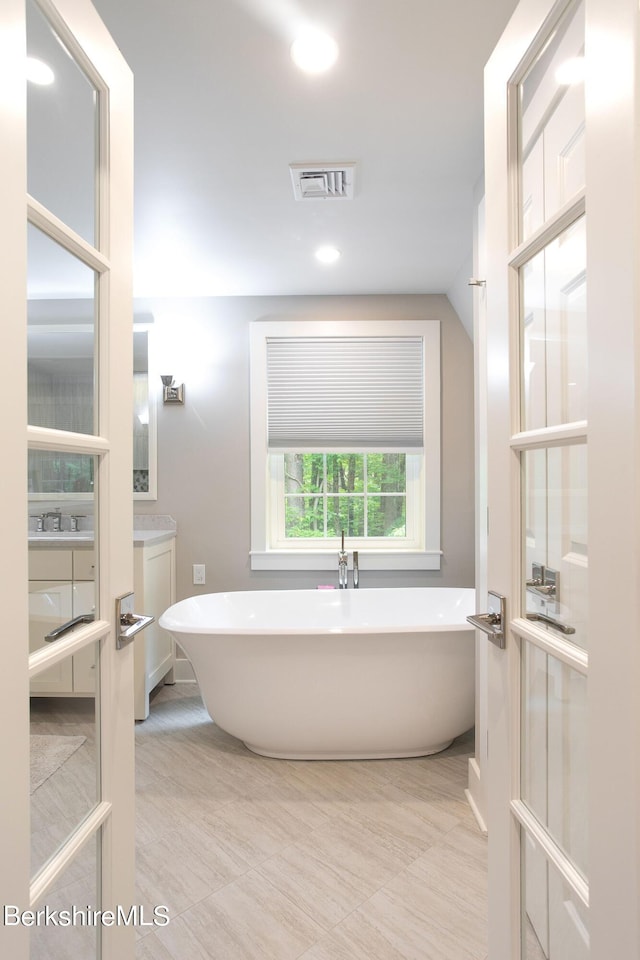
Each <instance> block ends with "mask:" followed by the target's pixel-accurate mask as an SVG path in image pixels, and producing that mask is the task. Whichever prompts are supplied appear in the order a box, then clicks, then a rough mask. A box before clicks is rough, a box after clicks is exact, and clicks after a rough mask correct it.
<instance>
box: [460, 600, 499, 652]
mask: <svg viewBox="0 0 640 960" xmlns="http://www.w3.org/2000/svg"><path fill="white" fill-rule="evenodd" d="M488 598H489V611H488V613H475V614H473V616H471V617H467V620H468V622H469V623H472V624H473V626H474V627H477V629H478V630H482V632H483V633H486V635H487V636H488V637H489V640H491V642H492V643H495V645H496V646H497V647H500V649H501V650H504V648H505V645H506V637H505V632H504V630H505V624H506V622H507V612H506V611H507V598H506V597H503V596H502V594H501V593H494V591H493V590H489V591H488Z"/></svg>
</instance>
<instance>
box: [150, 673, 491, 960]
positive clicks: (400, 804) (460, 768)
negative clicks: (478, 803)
mask: <svg viewBox="0 0 640 960" xmlns="http://www.w3.org/2000/svg"><path fill="white" fill-rule="evenodd" d="M472 749H473V739H472V736H471V735H470V734H467V735H465V736H464V737H461V738H460V739H459V740H457V741H456V742H455V743H454V744H453V745H452V746H451V747H450V748H449V750H447V751H445V752H443V753H441V754H439V755H436V756H433V757H426V758H418V759H411V760H373V761H320V762H319V761H315V762H313V761H287V760H270V759H268V758H265V757H258V756H256V755H255V754H252V753H250V752H249V751H248V750H247V749H246V748H245V747H244V746H243V745H242V744H241V743H240V742H239V741H237V740H235V739H234V738H233V737H230V736H229V735H227V734H226V733H224V732H223V731H221V730H220V729H219V728H217V727H216V726H215V725H214V724H213V723H211V721H210V720H209V719H208V716H207V714H206V712H205V710H204V707H203V706H202V702H201V700H200V697H199V695H198V692H197V687H195V686H194V685H188V684H180V685H176V686H175V687H161V688H160V689H159V690H158V691H157V692H156V695H155V696H154V698H153V702H152V708H151V714H150V716H149V719H148V720H146V721H145V722H144V723H140V724H138V725H137V726H136V767H137V775H138V784H137V804H138V806H137V824H138V830H137V855H138V856H137V860H138V902H139V903H142V904H145V905H146V906H147V907H149V908H151V907H153V906H155V905H156V904H162V905H166V906H168V908H169V911H170V916H171V922H170V923H169V924H168V925H167V926H165V927H155V928H145V929H144V930H143V931H142V933H141V935H140V936H139V939H138V942H137V954H136V956H137V960H187V958H188V960H294V958H296V960H485V958H486V956H487V926H486V910H487V903H486V899H487V893H486V852H487V851H486V839H485V837H484V836H483V835H482V834H481V832H480V831H479V829H478V827H477V825H476V822H475V820H474V818H473V815H472V813H471V811H470V809H469V807H468V805H467V803H466V801H465V799H464V788H465V785H466V779H467V760H468V758H469V756H470V754H471V751H472Z"/></svg>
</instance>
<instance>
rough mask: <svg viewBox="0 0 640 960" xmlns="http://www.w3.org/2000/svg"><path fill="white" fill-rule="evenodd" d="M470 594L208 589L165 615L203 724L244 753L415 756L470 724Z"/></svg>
mask: <svg viewBox="0 0 640 960" xmlns="http://www.w3.org/2000/svg"><path fill="white" fill-rule="evenodd" d="M474 597H475V591H474V590H469V589H457V588H443V587H425V588H421V587H414V588H412V587H401V588H389V589H376V588H373V589H360V590H352V589H348V590H264V591H260V590H257V591H246V592H233V593H210V594H204V595H201V596H194V597H189V598H188V599H186V600H181V601H180V602H179V603H176V604H174V605H173V606H172V607H169V609H168V610H166V611H165V612H164V613H163V614H162V616H161V617H160V626H161V627H163V628H164V629H165V630H168V631H169V632H170V633H172V634H173V635H174V636H175V638H176V640H177V642H178V643H179V644H180V646H181V647H182V648H183V650H184V651H185V653H186V654H187V656H188V657H189V659H190V660H191V663H192V665H193V669H194V672H195V675H196V679H197V680H198V683H199V685H200V692H201V694H202V699H203V701H204V704H205V706H206V708H207V710H208V711H209V714H210V716H211V717H212V719H213V720H215V722H216V723H217V724H218V726H220V727H221V728H222V729H223V730H226V731H227V732H228V733H230V734H232V735H233V736H235V737H238V738H239V739H240V740H242V741H243V742H244V743H245V745H246V746H247V747H248V748H249V749H250V750H252V751H254V753H259V754H262V755H263V756H268V757H277V758H283V759H291V760H302V759H305V760H335V759H345V760H346V759H369V758H370V759H374V758H383V757H418V756H424V755H426V754H430V753H437V752H438V751H439V750H444V749H445V747H448V746H449V744H450V743H451V741H452V740H453V739H454V738H455V737H457V736H459V735H460V734H462V733H464V732H465V731H466V730H468V729H469V728H470V727H472V726H473V723H474V687H475V681H474V672H475V655H474V648H475V644H474V630H473V628H472V627H471V626H470V625H469V624H468V623H467V622H466V619H465V618H466V616H467V615H468V614H470V613H474V609H475V603H474Z"/></svg>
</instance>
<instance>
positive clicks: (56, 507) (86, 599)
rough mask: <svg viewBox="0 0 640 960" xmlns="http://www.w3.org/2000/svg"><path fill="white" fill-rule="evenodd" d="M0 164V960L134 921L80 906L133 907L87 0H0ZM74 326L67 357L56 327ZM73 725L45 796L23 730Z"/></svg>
mask: <svg viewBox="0 0 640 960" xmlns="http://www.w3.org/2000/svg"><path fill="white" fill-rule="evenodd" d="M27 58H29V59H30V60H37V61H39V69H40V71H41V75H40V78H39V80H38V79H37V78H36V80H31V79H27V77H28V71H27V65H28V64H27ZM43 64H44V68H43ZM0 156H1V157H2V161H1V169H2V178H1V179H0V209H1V210H2V218H1V220H0V304H1V313H2V318H3V319H2V356H3V377H4V380H5V383H4V390H3V393H4V401H5V402H4V405H3V412H2V420H3V429H2V436H3V458H2V459H3V467H2V471H1V474H2V480H1V481H0V482H1V484H2V502H3V524H2V525H3V552H4V559H5V562H4V563H3V576H2V581H3V582H2V597H3V616H4V628H3V631H2V635H3V636H2V639H3V643H2V649H3V665H4V670H3V677H4V682H3V696H2V698H0V703H1V706H0V712H1V722H0V749H1V756H2V767H3V776H2V791H1V801H0V803H1V808H0V849H1V852H2V855H1V856H0V902H1V903H2V905H3V907H2V909H3V916H2V918H0V954H1V955H2V956H6V957H11V958H12V960H25V958H27V957H30V958H31V960H36V958H39V957H49V956H57V957H66V956H69V957H80V956H82V957H90V956H95V957H103V958H115V957H118V958H127V957H129V958H131V957H133V946H134V930H133V927H132V926H130V925H127V924H126V923H120V924H116V923H114V924H110V923H109V922H107V923H104V924H103V923H101V922H100V919H99V917H100V911H109V910H117V907H118V905H121V906H122V907H124V909H125V911H128V909H129V907H130V906H131V905H133V904H134V808H133V803H134V779H133V773H134V770H133V757H134V755H133V735H134V721H133V649H132V646H131V645H125V646H123V647H122V648H121V649H117V648H116V637H117V633H118V624H117V622H116V598H119V597H122V596H123V595H126V594H128V593H130V592H131V591H132V589H133V551H132V513H133V511H132V492H131V491H132V457H131V448H132V409H133V396H132V389H133V388H132V383H133V375H132V369H133V365H132V348H133V330H132V300H131V297H132V284H131V271H132V217H133V202H132V201H133V83H132V76H131V73H130V71H129V69H128V67H127V66H126V64H125V62H124V60H123V59H122V56H121V55H120V53H119V51H118V50H117V48H116V46H115V44H114V43H113V41H112V40H111V38H110V36H109V35H108V33H107V31H106V29H105V27H104V25H103V24H102V22H101V20H100V19H99V17H98V16H97V14H96V12H95V10H94V9H93V7H92V6H91V4H90V3H89V2H88V0H3V3H2V4H1V5H0ZM76 324H77V325H78V331H80V329H81V330H82V336H81V337H80V336H79V339H78V341H77V342H78V343H80V342H81V341H82V348H81V349H80V348H79V349H78V356H75V357H71V358H70V357H69V356H67V355H62V354H60V353H58V352H57V351H58V349H59V343H60V342H61V338H59V337H58V339H57V335H58V334H59V333H60V332H63V331H64V333H65V339H66V342H68V341H69V339H70V338H69V336H68V334H69V332H70V330H71V331H72V330H73V329H74V325H76ZM36 326H37V327H38V329H39V332H40V333H42V332H43V331H44V332H46V337H45V338H43V337H39V338H38V340H39V342H43V340H44V342H46V343H47V345H48V346H47V351H48V353H47V357H46V359H47V361H48V362H49V367H48V368H47V370H48V372H47V373H45V372H43V370H44V368H43V366H42V359H43V358H42V356H37V355H36V354H35V353H34V352H33V351H32V342H33V340H32V337H31V335H30V334H31V332H32V329H33V328H34V327H36ZM52 361H53V363H54V364H55V363H59V364H60V365H61V367H60V369H64V371H65V372H64V374H63V377H62V379H64V383H65V390H64V391H61V390H59V389H58V388H57V387H54V386H53V385H52V378H51V376H50V370H51V363H52ZM67 388H68V389H67ZM63 393H64V394H65V397H62V394H63ZM44 511H46V512H49V513H51V514H56V513H58V514H61V515H62V518H63V533H64V534H65V535H66V536H67V537H68V546H69V549H68V550H66V549H65V550H63V551H57V552H56V557H57V558H58V559H59V558H60V557H62V560H60V563H61V565H62V566H61V568H62V567H64V568H65V570H66V572H65V573H63V574H58V573H56V572H55V571H54V572H51V573H49V574H48V576H49V577H50V578H51V580H52V581H54V582H51V583H47V582H46V581H44V580H43V581H42V584H41V585H40V584H39V583H36V582H34V567H33V564H31V565H30V562H29V549H28V538H27V531H28V530H30V531H31V533H33V532H34V531H35V526H34V524H35V522H36V520H35V514H40V515H42V513H43V512H44ZM71 514H73V516H74V517H78V516H80V518H81V519H80V523H81V524H82V527H84V528H92V529H93V537H92V540H93V551H94V553H93V555H91V556H89V553H87V552H86V551H83V550H81V549H79V548H78V549H76V548H77V547H78V545H79V543H80V541H79V540H78V539H76V540H74V536H75V533H74V532H71V531H72V530H73V527H72V528H71V529H70V528H69V527H68V526H67V522H68V521H69V522H70V515H71ZM67 515H69V517H67ZM54 519H56V518H54ZM56 522H59V520H57V519H56ZM76 523H77V521H76V520H74V525H75V524H76ZM31 539H32V540H33V537H32V538H31ZM51 557H52V558H53V554H52V555H51ZM67 561H68V570H67V569H66V567H65V564H67ZM57 562H58V560H56V563H57ZM51 564H53V565H54V566H55V564H54V563H53V559H51ZM30 569H31V574H30ZM52 570H53V566H52ZM65 577H66V578H67V580H66V582H65V581H64V578H65ZM30 579H31V584H30V583H29V581H30ZM79 581H81V582H79ZM30 599H31V606H30ZM74 614H88V615H89V616H87V617H86V618H85V619H84V620H80V621H79V622H77V623H76V624H75V625H72V626H70V627H69V629H68V630H66V631H64V632H62V633H59V634H55V635H53V636H51V635H49V637H48V641H49V642H46V643H43V642H42V640H43V638H42V637H41V636H40V634H41V633H42V630H41V629H40V627H41V625H42V624H41V623H39V620H38V618H39V617H40V615H41V620H42V623H46V624H47V625H48V627H50V626H51V620H52V618H53V621H54V622H55V623H57V624H60V622H61V621H62V620H66V619H70V620H73V619H74ZM45 629H46V628H45ZM30 632H31V641H32V642H31V649H30ZM52 690H53V691H56V692H57V694H62V695H63V696H65V695H70V699H69V700H68V701H65V700H60V699H51V700H49V701H43V703H44V704H45V707H44V709H45V711H46V709H47V707H46V704H49V705H50V707H51V710H52V716H54V717H56V718H59V717H60V707H61V705H62V704H64V703H67V704H68V710H67V714H68V715H67V716H66V717H65V721H64V722H63V723H62V725H57V724H58V720H55V721H54V722H52V724H51V725H50V726H49V727H46V725H45V726H43V725H42V723H40V724H38V725H36V726H35V727H34V725H33V723H31V720H32V718H33V709H34V708H33V703H32V702H31V697H30V693H34V692H36V693H37V692H42V691H45V692H47V693H48V695H51V691H52ZM63 713H64V711H63ZM70 718H72V719H73V721H74V723H72V724H69V725H65V724H67V723H68V721H69V720H70ZM40 719H41V717H40ZM79 725H82V731H83V732H82V736H77V737H75V738H73V744H72V746H73V748H74V750H75V753H74V755H73V757H72V758H71V759H69V760H67V761H66V763H65V764H64V768H62V769H64V770H65V773H64V774H62V775H61V777H66V778H67V780H68V781H69V782H66V783H63V781H62V779H61V780H60V789H59V791H58V794H57V795H56V790H57V787H56V786H55V782H56V781H55V777H54V776H51V777H50V778H49V780H47V781H46V782H44V781H42V780H41V779H40V778H38V777H36V778H35V779H34V777H33V775H34V770H33V769H32V770H31V776H30V766H33V763H34V759H35V750H36V741H42V740H46V739H47V737H46V736H40V735H35V736H34V735H33V733H34V729H36V730H43V729H46V731H47V733H54V734H56V733H59V734H62V735H64V734H66V733H68V730H69V729H71V727H75V726H79ZM62 739H66V740H71V739H72V738H70V737H68V736H67V737H64V736H63V737H62ZM30 761H31V762H30ZM63 787H64V789H63ZM43 798H46V799H43ZM54 798H55V800H54ZM47 908H48V910H49V921H47V920H46V912H45V911H46V909H47ZM74 909H75V910H77V911H79V913H76V914H75V923H73V924H71V925H69V926H66V925H65V924H64V923H62V922H57V923H56V920H58V921H60V920H61V917H62V914H61V913H60V911H67V912H68V913H69V914H70V915H73V911H74ZM52 917H53V921H52V920H51V918H52Z"/></svg>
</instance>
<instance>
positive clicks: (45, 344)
mask: <svg viewBox="0 0 640 960" xmlns="http://www.w3.org/2000/svg"><path fill="white" fill-rule="evenodd" d="M93 316H94V301H93V300H92V299H72V300H31V301H30V303H29V327H28V367H29V393H28V403H29V423H31V424H33V425H35V426H40V427H51V428H54V429H63V430H72V431H74V432H77V433H93V432H94V429H95V430H96V431H97V430H98V427H97V425H95V428H94V422H93V421H94V417H93V409H94V404H93V395H94V380H95V376H94V369H95V362H94V358H95V352H96V351H95V328H94V322H93ZM152 330H153V317H152V316H151V315H141V316H139V317H135V318H134V332H133V384H134V407H133V411H132V416H133V476H132V492H133V497H134V499H135V500H155V499H156V498H157V471H156V465H157V448H156V436H157V432H156V400H157V389H156V386H155V384H156V382H159V377H158V376H157V374H156V373H155V368H154V365H153V349H152ZM85 460H86V458H83V457H82V456H80V455H78V454H60V453H59V452H56V453H53V452H52V453H49V454H48V453H46V452H40V453H39V455H38V457H35V456H30V458H29V497H30V499H31V500H41V499H46V500H50V499H56V500H58V499H76V500H77V499H84V498H86V497H92V496H93V477H92V476H89V475H88V474H87V472H86V469H81V464H80V461H82V462H83V463H84V461H85Z"/></svg>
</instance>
